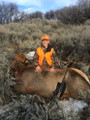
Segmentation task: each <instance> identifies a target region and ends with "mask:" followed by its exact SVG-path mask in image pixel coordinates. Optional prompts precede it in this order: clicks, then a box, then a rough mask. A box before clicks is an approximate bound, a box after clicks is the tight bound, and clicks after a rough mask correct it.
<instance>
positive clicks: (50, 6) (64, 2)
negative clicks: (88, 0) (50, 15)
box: [0, 0, 78, 13]
mask: <svg viewBox="0 0 90 120" xmlns="http://www.w3.org/2000/svg"><path fill="white" fill-rule="evenodd" d="M2 1H4V2H5V3H15V4H16V5H17V6H18V8H19V10H21V11H26V12H30V13H32V12H35V11H41V12H43V13H46V12H47V11H50V10H57V9H61V8H63V7H67V6H70V5H75V4H76V3H77V1H78V0H0V2H2Z"/></svg>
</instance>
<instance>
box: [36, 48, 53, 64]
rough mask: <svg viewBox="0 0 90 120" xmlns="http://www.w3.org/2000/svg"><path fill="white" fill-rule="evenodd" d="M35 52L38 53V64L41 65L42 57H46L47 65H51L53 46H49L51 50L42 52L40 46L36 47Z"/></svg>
mask: <svg viewBox="0 0 90 120" xmlns="http://www.w3.org/2000/svg"><path fill="white" fill-rule="evenodd" d="M37 54H38V63H39V65H40V66H42V65H43V60H44V58H45V59H46V61H47V63H48V65H49V66H52V54H53V48H51V51H49V52H46V53H44V51H43V49H42V48H41V47H38V48H37Z"/></svg>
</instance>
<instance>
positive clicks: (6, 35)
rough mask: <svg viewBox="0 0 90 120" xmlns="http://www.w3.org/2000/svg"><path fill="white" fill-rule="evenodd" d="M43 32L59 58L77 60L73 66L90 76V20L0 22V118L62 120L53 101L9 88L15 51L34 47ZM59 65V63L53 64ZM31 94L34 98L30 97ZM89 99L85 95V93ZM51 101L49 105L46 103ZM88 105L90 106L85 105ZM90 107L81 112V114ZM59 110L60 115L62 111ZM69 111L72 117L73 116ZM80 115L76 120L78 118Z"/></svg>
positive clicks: (62, 116)
mask: <svg viewBox="0 0 90 120" xmlns="http://www.w3.org/2000/svg"><path fill="white" fill-rule="evenodd" d="M43 34H49V36H50V40H51V43H52V44H53V46H54V49H55V51H56V54H57V56H58V58H60V59H62V60H64V61H66V60H68V61H69V62H70V61H72V62H76V63H77V64H76V65H74V67H76V68H79V69H80V70H82V71H83V72H85V73H86V74H87V75H88V77H89V78H90V24H89V22H86V23H85V25H80V26H71V25H67V26H66V25H64V24H62V23H60V22H58V21H49V20H40V19H32V20H31V21H27V22H25V23H24V22H20V23H10V24H7V25H0V43H1V44H0V119H1V120H13V119H14V120H15V119H16V120H22V119H23V120H28V119H29V118H32V119H31V120H36V119H41V120H42V119H43V120H44V119H45V120H49V119H50V120H60V119H61V120H65V119H66V118H65V116H64V114H63V111H62V108H61V107H60V106H59V109H58V106H57V105H56V108H57V109H58V110H61V113H60V112H59V115H58V112H56V109H54V110H51V111H50V108H51V107H50V106H51V105H52V103H53V102H52V103H51V102H50V101H49V102H45V103H42V101H39V100H37V99H36V98H35V97H34V96H31V95H29V96H26V95H25V96H22V95H21V96H19V95H17V94H16V93H15V92H13V91H12V88H11V85H12V84H14V79H15V78H14V77H12V75H11V74H10V67H11V61H12V59H13V57H14V56H15V54H16V53H24V52H25V51H31V50H35V49H36V48H37V46H39V45H40V38H41V36H42V35H43ZM56 66H57V67H58V65H56ZM33 97H34V98H33ZM87 100H88V97H87ZM49 104H50V105H49ZM88 108H90V107H89V106H88ZM87 111H88V115H86V114H85V115H86V116H85V117H86V119H87V120H89V118H90V109H86V108H85V110H83V111H82V112H80V114H79V115H81V118H82V117H83V114H84V113H86V112H87ZM61 114H62V115H61ZM73 116H74V115H72V118H71V119H75V117H73ZM81 118H80V116H79V117H78V118H77V120H80V119H81Z"/></svg>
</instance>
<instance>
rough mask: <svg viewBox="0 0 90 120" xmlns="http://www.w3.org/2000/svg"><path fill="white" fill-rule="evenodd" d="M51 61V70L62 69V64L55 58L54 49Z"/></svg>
mask: <svg viewBox="0 0 90 120" xmlns="http://www.w3.org/2000/svg"><path fill="white" fill-rule="evenodd" d="M52 60H53V64H52V67H53V68H54V67H57V68H58V67H59V68H63V66H64V62H63V61H62V60H61V59H59V58H58V57H57V55H56V53H55V51H54V49H53V54H52Z"/></svg>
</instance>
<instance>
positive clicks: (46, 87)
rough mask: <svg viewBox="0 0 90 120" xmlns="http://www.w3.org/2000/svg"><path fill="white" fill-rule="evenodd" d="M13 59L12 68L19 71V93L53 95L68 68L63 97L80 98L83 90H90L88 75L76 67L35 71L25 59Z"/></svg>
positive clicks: (17, 88)
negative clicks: (51, 71)
mask: <svg viewBox="0 0 90 120" xmlns="http://www.w3.org/2000/svg"><path fill="white" fill-rule="evenodd" d="M22 56H23V55H22ZM18 57H20V56H18ZM13 61H14V62H13ZM13 61H12V62H13V63H12V68H15V69H16V71H17V72H18V75H17V80H16V84H15V90H16V91H17V92H19V93H29V94H37V95H40V96H43V97H51V96H52V95H53V91H55V89H56V86H57V83H58V82H60V83H61V82H62V80H63V77H64V75H65V72H66V70H68V72H67V74H66V76H65V83H66V89H65V92H64V94H63V96H62V98H67V97H71V98H75V99H79V97H80V96H79V94H80V92H81V91H82V92H85V91H86V92H87V91H88V90H90V82H89V79H88V77H87V76H86V75H85V74H84V73H83V72H82V71H80V70H78V69H76V68H64V69H55V72H53V73H50V72H49V68H43V70H42V72H35V66H33V65H25V59H24V63H23V62H22V63H21V61H23V60H22V59H21V61H20V58H19V59H18V60H17V59H16V58H15V59H14V60H13Z"/></svg>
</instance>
